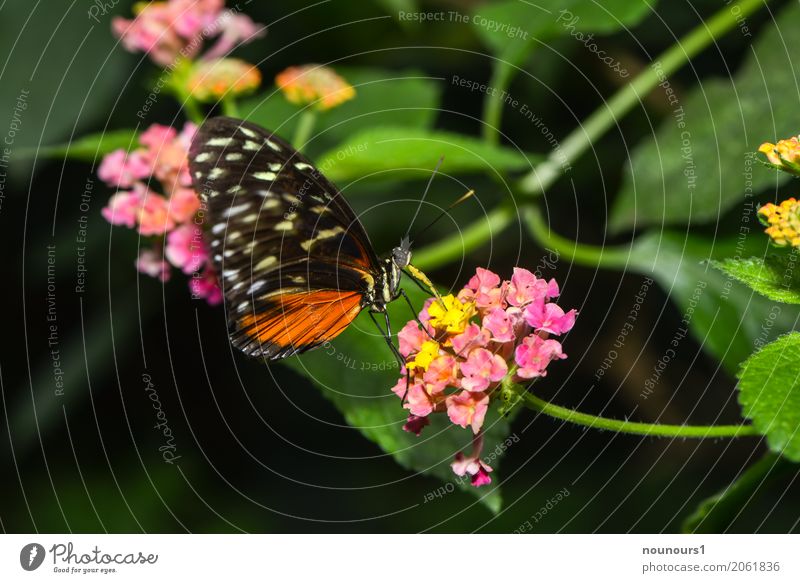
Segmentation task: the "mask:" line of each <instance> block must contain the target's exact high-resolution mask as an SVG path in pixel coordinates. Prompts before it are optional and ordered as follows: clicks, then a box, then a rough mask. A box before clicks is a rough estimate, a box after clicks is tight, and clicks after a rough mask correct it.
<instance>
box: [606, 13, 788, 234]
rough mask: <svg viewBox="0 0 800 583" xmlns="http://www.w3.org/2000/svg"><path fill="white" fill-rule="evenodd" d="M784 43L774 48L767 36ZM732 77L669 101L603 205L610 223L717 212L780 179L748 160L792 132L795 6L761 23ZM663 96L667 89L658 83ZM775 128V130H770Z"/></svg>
mask: <svg viewBox="0 0 800 583" xmlns="http://www.w3.org/2000/svg"><path fill="white" fill-rule="evenodd" d="M776 38H780V39H782V42H785V50H780V51H776V50H775V39H776ZM746 54H747V58H746V59H745V62H744V64H743V65H742V66H741V67H740V69H739V71H738V73H737V74H736V75H735V76H734V77H733V78H732V79H725V80H722V79H717V80H707V81H704V82H703V83H702V86H697V87H696V88H695V89H694V90H693V91H691V92H690V93H689V94H688V95H687V96H686V97H685V98H683V97H681V98H680V99H679V101H678V102H673V103H672V104H671V105H670V107H671V108H672V109H673V113H672V114H671V115H668V116H667V117H666V118H665V119H664V120H663V121H662V123H661V126H660V127H659V129H658V131H657V133H656V134H655V136H654V137H649V138H646V139H644V140H643V142H642V143H640V144H639V145H638V146H637V148H636V149H635V150H634V153H633V156H632V158H631V161H630V165H629V167H627V168H626V175H625V177H624V180H623V185H622V188H621V191H620V193H619V195H618V196H617V198H616V200H615V201H614V205H613V208H612V211H611V220H610V225H611V228H612V229H613V230H614V231H620V230H622V229H626V228H632V227H634V226H636V228H641V227H642V226H645V225H662V224H664V223H672V224H687V223H693V224H694V223H702V222H707V221H713V220H717V218H718V217H719V215H720V214H721V213H723V212H725V211H726V210H728V209H730V208H731V207H733V206H734V205H735V204H736V203H737V202H738V201H740V200H742V199H743V198H744V197H745V193H747V192H749V193H751V194H752V193H758V192H759V191H761V190H763V189H765V188H766V187H768V186H775V185H776V184H777V183H779V182H781V181H783V180H786V179H787V175H783V174H781V173H776V172H774V171H770V170H768V169H766V168H763V167H761V166H760V165H758V164H755V163H754V160H755V154H754V152H755V151H756V150H757V149H758V146H759V145H760V144H761V143H762V142H765V141H774V140H775V138H776V137H777V138H781V137H787V136H789V135H793V134H796V133H797V100H796V99H786V98H784V96H786V95H796V93H797V88H796V85H795V80H794V78H793V77H792V76H791V75H787V74H786V71H788V70H792V68H793V67H794V64H795V63H797V62H798V60H800V6H798V5H797V4H796V3H793V4H791V5H789V6H787V8H786V9H784V10H783V11H782V12H781V14H780V17H779V18H778V19H777V21H775V22H769V23H767V24H765V26H764V28H763V29H762V31H761V33H760V35H759V38H758V40H757V41H756V43H755V44H754V45H753V46H752V47H751V50H748V51H747V53H746ZM659 92H660V93H659V95H660V97H661V98H662V99H664V100H665V103H667V99H668V98H667V95H666V94H665V93H664V92H663V91H662V90H661V89H659ZM773 132H775V134H773Z"/></svg>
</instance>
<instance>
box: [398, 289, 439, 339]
mask: <svg viewBox="0 0 800 583" xmlns="http://www.w3.org/2000/svg"><path fill="white" fill-rule="evenodd" d="M398 291H399V292H400V295H401V296H403V299H404V300H405V301H406V303H407V304H408V307H409V309H410V310H411V315H412V316H414V320H415V321H416V322H417V324H419V327H420V328H422V329H423V330H424V331H425V334H427V335H428V338H430V339H431V340H436V338H434V337H433V334H431V333H430V332H429V331H428V327H427V326H426V325H425V324H423V323H422V320H420V319H419V316H417V312H416V311H415V310H414V304H412V303H411V298H409V297H408V294H407V293H406V290H404V289H403V288H402V287H401V288H400V289H399V290H398Z"/></svg>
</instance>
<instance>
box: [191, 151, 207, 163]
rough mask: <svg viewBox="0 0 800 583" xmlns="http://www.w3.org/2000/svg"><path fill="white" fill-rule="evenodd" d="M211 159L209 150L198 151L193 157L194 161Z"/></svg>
mask: <svg viewBox="0 0 800 583" xmlns="http://www.w3.org/2000/svg"><path fill="white" fill-rule="evenodd" d="M210 159H211V152H200V153H199V154H198V155H197V156H195V157H194V161H195V162H205V161H206V160H210Z"/></svg>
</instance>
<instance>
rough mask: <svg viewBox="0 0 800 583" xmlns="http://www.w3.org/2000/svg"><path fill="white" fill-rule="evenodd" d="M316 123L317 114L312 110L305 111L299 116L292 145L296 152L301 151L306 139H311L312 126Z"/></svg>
mask: <svg viewBox="0 0 800 583" xmlns="http://www.w3.org/2000/svg"><path fill="white" fill-rule="evenodd" d="M316 121H317V112H316V111H314V110H313V109H306V110H305V111H304V112H303V113H301V114H300V120H299V121H298V122H297V129H295V130H294V138H293V139H292V145H293V146H294V147H295V148H297V150H298V151H302V150H303V146H305V145H306V142H307V141H308V138H310V137H311V132H312V130H313V129H314V124H315V123H316Z"/></svg>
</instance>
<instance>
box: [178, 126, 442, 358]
mask: <svg viewBox="0 0 800 583" xmlns="http://www.w3.org/2000/svg"><path fill="white" fill-rule="evenodd" d="M189 172H190V173H191V177H192V181H193V184H194V188H195V191H196V192H197V193H198V194H199V195H200V199H201V216H202V218H203V221H204V222H205V223H206V225H205V227H206V229H205V233H206V235H205V236H206V239H207V242H208V245H209V248H210V252H211V255H212V259H213V263H214V266H215V268H216V271H217V274H218V277H219V283H220V286H221V287H222V291H223V295H224V298H225V305H226V310H227V319H228V332H229V335H230V339H231V342H232V344H233V345H234V346H236V347H237V348H239V349H240V350H242V351H243V352H244V353H245V354H248V355H250V356H254V357H263V358H268V359H278V358H283V357H286V356H290V355H294V354H299V353H302V352H305V351H307V350H311V349H313V348H316V347H318V346H320V345H322V344H324V343H325V342H327V341H328V340H331V339H332V338H335V337H336V336H337V335H339V334H340V333H342V332H343V331H344V330H345V329H346V328H347V326H348V325H349V324H350V323H351V322H352V321H353V320H354V319H355V317H356V316H357V315H358V314H359V313H360V312H361V311H362V310H365V309H367V310H369V313H370V316H371V317H372V319H373V321H374V322H375V324H376V325H378V322H377V320H376V319H375V316H374V314H376V313H382V314H384V318H385V325H386V332H385V333H384V332H383V330H381V331H382V333H384V337H385V339H386V341H387V343H388V344H389V346H390V347H391V348H392V350H393V352H394V354H395V356H396V357H398V358H399V359H400V360H401V361H402V357H401V356H400V355H399V353H398V351H397V350H396V348H395V347H394V345H393V343H392V341H391V328H390V327H389V317H388V314H387V313H386V305H387V304H388V303H389V302H391V301H393V300H395V299H397V298H398V297H399V296H400V295H404V296H405V294H404V292H403V290H402V288H400V278H401V275H402V273H403V272H404V270H405V269H406V268H411V269H413V266H411V265H410V263H411V242H410V240H409V238H408V236H406V237H405V238H403V240H402V241H401V243H400V245H398V246H397V247H395V248H394V249H392V252H391V253H390V254H389V256H388V257H385V258H379V257H378V255H377V254H376V252H375V250H374V248H373V246H372V244H371V243H370V240H369V237H368V235H367V232H366V230H365V229H364V226H363V225H362V224H361V222H360V221H359V220H358V217H357V216H356V214H355V212H354V211H353V209H352V208H351V207H350V205H349V204H348V203H347V201H346V200H345V198H344V196H343V195H342V193H341V192H340V191H339V189H337V188H336V186H335V185H334V184H333V183H332V182H331V181H329V180H328V179H327V178H325V176H323V175H322V173H321V172H320V171H319V170H318V169H317V168H316V167H315V166H314V165H313V164H312V163H311V162H310V161H309V160H308V158H306V157H305V156H303V155H302V154H301V153H299V152H298V151H297V150H295V149H294V148H293V147H292V146H291V145H289V144H288V143H287V142H285V141H284V140H282V139H281V138H279V137H278V136H276V135H275V134H274V133H272V132H269V131H267V130H265V129H264V128H261V127H259V126H258V125H256V124H253V123H250V122H247V121H242V120H238V119H234V118H229V117H216V118H212V119H209V120H208V121H206V122H205V123H204V124H203V125H202V126H201V127H200V129H199V130H198V131H197V133H196V134H195V137H194V139H193V141H192V144H191V147H190V149H189ZM414 273H415V274H417V276H416V277H422V278H423V281H426V280H427V278H425V277H424V274H421V272H418V270H414ZM405 297H406V300H408V297H407V296H405ZM409 305H410V302H409ZM412 311H413V308H412ZM378 327H379V329H380V325H378Z"/></svg>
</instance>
